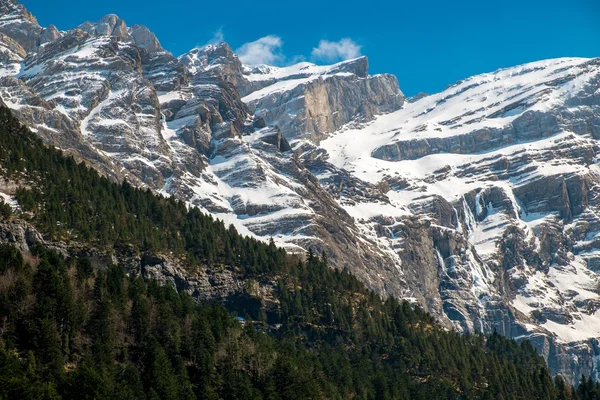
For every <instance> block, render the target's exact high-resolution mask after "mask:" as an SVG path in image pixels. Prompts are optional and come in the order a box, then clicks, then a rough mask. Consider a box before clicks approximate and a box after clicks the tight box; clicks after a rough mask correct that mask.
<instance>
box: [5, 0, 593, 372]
mask: <svg viewBox="0 0 600 400" xmlns="http://www.w3.org/2000/svg"><path fill="white" fill-rule="evenodd" d="M0 15H1V16H0V96H1V97H2V100H3V101H4V102H5V103H6V105H7V106H9V107H11V108H12V110H13V111H14V113H15V114H16V115H17V116H18V117H19V118H20V119H21V120H22V121H23V122H24V123H26V124H27V125H28V126H29V127H31V128H32V129H33V130H34V131H36V132H37V133H38V134H39V136H40V137H42V138H43V139H44V140H45V141H46V142H48V143H49V144H52V145H54V146H57V147H60V148H63V149H65V150H66V151H68V152H70V153H71V154H73V155H75V156H76V157H78V158H80V159H83V160H86V161H87V162H89V163H91V164H92V165H94V166H95V167H96V168H98V169H99V170H100V171H102V172H103V173H104V174H106V175H107V176H109V177H111V178H113V179H123V178H125V179H128V180H130V181H131V182H132V183H134V184H136V185H139V186H145V187H149V188H151V189H153V190H155V191H156V192H160V193H163V194H165V195H169V196H176V197H178V198H181V199H183V200H185V201H187V202H189V203H190V204H191V205H194V206H197V207H199V208H201V209H202V210H204V211H206V212H210V213H212V214H213V215H215V216H216V217H217V218H220V219H222V220H223V221H224V222H225V223H227V224H234V225H235V226H236V228H237V229H238V231H240V232H242V233H244V234H249V235H253V236H255V237H257V238H260V239H264V240H268V239H269V238H274V239H275V241H276V243H277V244H279V245H281V246H285V247H286V248H287V249H288V250H290V251H295V252H302V251H304V250H305V249H308V248H313V249H314V250H316V251H319V252H320V251H321V250H325V251H326V252H327V253H328V256H329V259H330V261H331V263H332V265H333V266H335V267H339V268H341V267H348V268H350V269H351V270H352V271H353V272H354V273H355V274H356V275H357V276H359V277H360V278H361V279H363V280H364V281H365V282H367V284H368V285H370V287H372V288H373V289H375V290H377V291H378V292H379V293H381V294H383V295H386V296H387V295H392V296H398V297H403V298H411V299H413V300H414V301H416V302H418V303H420V304H422V305H423V306H425V307H426V308H427V309H428V310H429V311H431V312H432V313H433V314H434V315H435V316H436V317H437V318H438V319H439V320H440V321H441V322H442V323H443V324H445V325H446V326H447V327H452V328H455V329H458V330H460V331H464V332H467V331H469V332H471V331H482V332H488V333H489V332H492V331H493V330H494V329H495V330H497V331H499V332H501V333H503V334H505V335H508V336H512V337H517V338H530V339H531V340H532V341H533V342H534V343H535V344H536V345H537V346H538V348H539V349H540V351H541V352H542V353H543V354H544V355H545V356H546V358H547V359H548V362H549V365H550V367H551V368H552V370H553V371H554V372H560V373H563V374H565V375H566V376H568V377H570V378H571V379H575V378H576V377H577V376H579V375H580V374H581V373H585V374H590V373H594V374H595V373H596V371H597V369H598V366H597V359H598V358H597V356H598V355H600V354H599V350H598V344H597V340H598V338H599V337H600V328H599V327H600V323H598V318H600V317H598V315H600V314H598V315H597V314H596V310H597V308H598V304H600V296H599V293H600V292H599V289H598V284H599V277H598V274H597V269H598V268H597V266H598V265H600V257H599V254H600V253H599V251H600V250H599V249H600V244H599V243H600V241H599V240H598V237H597V236H598V232H600V219H599V218H598V215H599V213H598V210H597V209H598V207H599V205H600V203H599V199H600V197H599V193H598V188H599V187H600V171H599V170H598V166H597V154H598V151H599V150H600V144H599V142H598V139H599V138H600V96H599V93H600V62H599V61H598V59H593V60H589V59H557V60H548V61H542V62H538V63H532V64H527V65H523V66H518V67H514V68H509V69H504V70H499V71H496V72H494V73H490V74H483V75H479V76H475V77H472V78H469V79H466V80H464V81H462V82H458V83H456V84H454V85H452V86H450V87H449V88H448V89H446V90H445V91H443V92H441V93H438V94H433V95H427V96H417V97H415V98H412V99H410V102H406V101H405V98H404V96H403V95H402V93H401V92H400V90H399V88H398V82H397V81H396V79H395V78H394V77H393V76H390V75H376V76H370V75H369V74H368V63H367V60H366V58H359V59H356V60H350V61H346V62H342V63H339V64H335V65H332V66H317V65H314V64H310V63H301V64H297V65H293V66H289V67H272V66H245V65H243V64H242V63H241V62H240V60H239V59H238V57H237V56H236V55H235V54H234V53H233V51H232V50H231V48H230V47H229V46H228V45H227V44H225V43H222V44H220V45H214V46H213V45H211V46H205V47H202V48H196V49H193V50H191V51H190V52H188V53H186V54H184V55H182V56H180V57H177V58H176V57H174V56H173V55H172V54H171V53H169V52H168V51H167V50H165V49H163V48H162V46H161V45H160V42H159V41H158V39H157V38H156V37H155V36H154V34H152V33H151V32H150V31H149V30H148V29H147V28H145V27H143V26H139V25H138V26H134V27H128V26H127V24H126V23H125V22H124V21H122V20H121V19H120V18H118V17H117V16H115V15H109V16H107V17H104V18H103V19H101V20H100V21H99V22H96V23H91V22H86V23H84V24H82V25H80V26H79V27H78V28H77V29H73V30H70V31H66V32H59V31H58V30H57V29H56V28H55V27H52V26H50V27H48V28H42V27H40V26H39V25H38V24H37V21H36V20H35V18H33V17H32V16H31V15H30V14H29V13H28V12H27V11H26V10H25V9H24V8H23V7H22V6H21V5H19V4H18V3H16V2H13V1H12V0H11V1H5V2H3V3H2V5H1V6H0ZM1 193H2V190H0V194H1ZM4 194H5V195H6V196H9V194H7V193H4ZM9 230H10V229H9ZM5 231H6V229H5ZM2 232H4V231H0V238H4V239H6V240H9V239H8V237H7V236H6V235H5V234H3V233H2ZM19 232H20V231H19ZM24 232H25V233H23V235H20V234H19V235H20V236H22V237H23V238H25V236H26V231H24ZM2 235H4V236H2ZM19 235H17V236H19ZM20 236H19V237H20ZM23 240H25V242H23ZM23 240H21V239H19V240H18V241H19V243H21V242H23V243H26V241H27V240H26V239H23ZM136 257H138V259H136V260H137V261H135V263H137V264H136V265H138V266H139V268H141V270H142V272H143V273H144V274H146V275H147V276H152V277H155V278H158V279H159V280H161V281H163V282H165V283H169V284H174V285H175V286H176V287H178V288H179V289H180V290H186V291H189V292H190V293H193V294H195V295H197V296H200V297H202V296H213V297H214V296H217V297H218V296H220V294H219V293H225V292H227V293H229V292H228V290H229V289H227V290H225V289H223V287H227V288H233V289H232V290H233V291H235V290H236V289H235V287H237V286H236V285H238V286H239V282H237V283H236V282H235V281H234V280H232V279H233V278H231V276H230V275H227V273H224V274H225V275H223V276H220V277H218V278H215V279H217V280H218V281H219V282H221V281H222V282H229V283H226V284H225V283H224V284H223V286H221V287H219V288H216V289H211V288H210V287H208V286H206V285H205V282H204V281H203V280H202V279H204V278H198V277H192V276H189V275H186V273H185V271H184V269H183V268H181V267H180V266H177V265H174V264H173V262H176V261H173V260H171V261H169V262H167V261H165V259H163V258H160V257H158V258H156V257H154V258H153V257H150V256H149V257H146V258H145V259H142V258H143V257H142V256H141V255H139V256H136ZM165 263H166V264H165ZM232 293H233V292H232Z"/></svg>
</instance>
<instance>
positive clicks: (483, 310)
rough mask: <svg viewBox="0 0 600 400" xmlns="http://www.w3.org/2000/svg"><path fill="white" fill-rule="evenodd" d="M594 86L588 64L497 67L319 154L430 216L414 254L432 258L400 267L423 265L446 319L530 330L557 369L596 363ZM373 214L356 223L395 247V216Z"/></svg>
mask: <svg viewBox="0 0 600 400" xmlns="http://www.w3.org/2000/svg"><path fill="white" fill-rule="evenodd" d="M599 82H600V60H598V59H593V60H587V59H557V60H548V61H542V62H537V63H532V64H526V65H523V66H519V67H515V68H509V69H505V70H499V71H496V72H494V73H491V74H484V75H480V76H476V77H473V78H469V79H467V80H465V81H462V82H459V83H457V84H455V85H453V86H451V87H450V88H448V89H447V90H446V91H444V92H442V93H439V94H436V95H432V96H428V97H425V98H422V99H420V100H418V101H416V102H414V103H409V104H406V105H405V107H404V108H403V109H402V110H399V111H397V112H394V113H391V114H388V115H385V116H381V117H379V118H377V119H376V120H375V121H373V122H372V123H368V124H365V125H364V126H363V127H360V128H356V129H346V130H342V131H340V132H338V133H336V134H335V135H333V136H332V137H331V138H329V139H327V140H325V141H324V142H322V148H323V149H324V150H325V152H321V153H320V156H321V157H322V158H323V159H325V160H327V162H330V163H332V164H334V165H336V166H337V167H338V168H342V169H344V170H347V171H349V172H351V173H352V174H353V175H354V176H355V177H357V178H358V179H361V180H364V181H366V182H370V183H372V184H379V185H381V186H385V187H386V189H388V191H387V193H386V195H387V197H388V198H389V203H388V204H392V205H394V206H395V207H404V208H408V209H410V210H412V211H413V212H417V213H419V214H421V215H422V219H423V221H427V223H428V224H430V225H431V228H430V230H432V231H431V232H430V233H429V234H430V236H431V237H433V238H434V240H433V243H428V244H426V246H424V248H421V250H420V252H424V253H425V254H431V253H433V254H437V255H438V259H437V260H435V259H434V260H429V259H427V258H425V259H424V260H418V259H417V260H413V262H412V263H411V264H413V265H411V267H412V266H414V264H415V262H416V264H417V265H419V264H420V263H421V264H422V265H423V266H422V267H417V268H418V269H420V268H425V269H426V268H427V265H428V264H429V263H430V262H431V261H433V262H434V265H436V270H437V273H438V279H439V281H438V282H439V290H436V291H434V292H433V293H431V294H430V295H431V296H434V297H435V296H437V295H438V293H439V295H441V301H442V302H443V304H442V309H443V313H445V314H446V315H447V316H448V317H449V318H450V319H451V320H453V321H454V323H455V326H456V327H457V328H459V329H463V330H469V331H470V330H473V329H475V330H480V329H481V330H484V331H489V330H490V329H492V328H494V329H498V330H499V331H500V332H503V333H505V334H509V335H512V336H520V337H522V336H523V335H527V336H530V337H538V336H537V335H541V336H539V340H541V342H540V349H542V350H543V351H544V353H545V355H546V356H547V357H549V358H550V359H549V361H550V364H551V366H552V367H553V368H555V370H556V371H566V370H570V371H573V370H576V371H577V372H585V373H589V372H591V371H594V370H595V369H596V368H597V366H596V365H595V361H594V360H595V359H596V355H597V354H596V353H597V347H596V345H595V340H596V338H597V337H598V336H599V335H600V332H599V331H597V330H596V328H597V323H596V319H597V318H598V317H597V315H596V310H597V304H598V293H599V292H598V281H599V279H598V278H599V277H598V275H597V273H596V265H597V260H598V258H597V249H596V245H595V236H596V234H597V226H598V222H599V220H598V217H597V214H598V211H597V208H598V205H599V204H598V193H597V191H598V187H599V183H600V174H599V172H600V171H599V170H598V167H597V154H598V151H599V150H600V147H599V144H598V142H597V141H596V139H597V138H598V137H599V136H598V135H599V134H600V131H599V130H598V128H599V127H600V125H599V124H598V123H599V122H600V120H599V119H598V118H599V117H598V116H599V115H600V100H599V99H600V98H599V97H598V93H599V91H600V84H599ZM328 179H329V178H328V177H327V176H325V177H322V180H324V181H327V180H328ZM343 196H344V195H343V194H342V197H343ZM382 209H384V208H383V207H382ZM384 210H385V209H384ZM382 214H383V215H384V216H389V217H393V216H394V215H393V213H382ZM381 219H382V217H381V216H380V215H379V213H377V215H373V216H372V217H371V218H370V219H369V220H368V222H369V223H371V224H372V225H374V226H375V228H376V229H375V231H376V232H377V233H379V234H380V235H381V236H384V237H386V238H387V239H388V243H389V245H390V246H393V242H394V239H395V237H396V236H397V235H396V234H390V233H389V232H393V230H394V228H395V227H396V226H398V225H400V226H402V221H398V220H397V219H396V222H395V223H394V220H393V219H389V221H386V222H387V223H383V224H382V223H381V221H380V220H381ZM384 227H387V228H388V229H382V228H384ZM439 236H442V237H444V238H446V239H444V241H442V242H441V243H440V242H439V241H436V237H439ZM448 239H449V240H450V242H448V241H447V240H448ZM453 242H454V243H457V242H458V243H459V244H460V245H459V246H456V245H455V244H454V245H453ZM449 244H450V245H449ZM398 247H399V250H398V252H399V253H400V254H403V253H405V252H407V251H413V248H412V247H411V246H410V245H409V246H406V245H405V244H404V243H403V244H402V245H400V246H398ZM465 292H466V293H465ZM461 293H462V294H461ZM498 303H501V304H502V307H501V308H504V307H505V306H508V307H507V308H508V313H503V314H502V315H498V314H497V309H498ZM473 307H475V310H477V309H479V312H478V313H474V311H475V310H474V309H473ZM490 308H491V309H492V310H493V312H491V313H490V312H489V310H490ZM499 326H500V327H501V328H502V330H500V329H499ZM531 335H533V336H531ZM580 341H588V342H586V343H587V344H582V345H567V344H566V343H572V342H580ZM570 347H575V349H576V350H573V349H572V348H570ZM565 348H567V349H568V350H566V351H565V350H564V349H565ZM573 352H575V353H576V354H579V355H581V356H582V357H580V358H579V359H577V360H576V361H573V359H572V358H568V357H571V356H572V354H573ZM565 353H566V354H565ZM567 354H569V355H567Z"/></svg>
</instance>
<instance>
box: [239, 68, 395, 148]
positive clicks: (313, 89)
mask: <svg viewBox="0 0 600 400" xmlns="http://www.w3.org/2000/svg"><path fill="white" fill-rule="evenodd" d="M244 78H245V82H243V83H242V84H241V85H240V87H241V89H240V90H241V92H242V93H243V94H246V95H245V97H244V98H243V100H244V101H245V102H246V103H247V104H248V106H249V107H250V109H251V110H253V112H254V113H256V114H257V115H260V116H262V117H264V118H265V120H266V121H267V123H269V124H275V125H278V126H279V127H280V128H281V129H282V130H283V131H284V132H286V137H288V138H290V139H297V138H307V139H309V140H311V141H312V142H315V143H318V142H319V141H320V140H321V139H323V138H325V137H326V136H327V134H328V133H332V132H335V131H337V130H338V129H340V128H341V127H343V126H344V125H346V124H349V123H359V122H365V121H370V120H372V119H373V118H374V116H375V115H378V114H383V113H388V112H391V111H396V110H398V109H399V108H400V107H402V104H404V95H403V94H402V92H400V90H399V88H398V81H397V80H396V77H394V76H393V75H375V76H369V75H368V61H367V58H366V57H361V58H358V59H355V60H351V61H345V62H342V63H339V64H336V65H332V66H328V67H319V66H316V65H314V64H310V63H301V64H297V65H294V66H291V67H287V68H274V67H269V68H265V67H255V68H246V69H245V74H244Z"/></svg>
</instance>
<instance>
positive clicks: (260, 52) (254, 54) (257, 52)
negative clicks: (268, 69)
mask: <svg viewBox="0 0 600 400" xmlns="http://www.w3.org/2000/svg"><path fill="white" fill-rule="evenodd" d="M281 46H283V41H282V40H281V38H280V37H279V36H275V35H268V36H265V37H262V38H260V39H258V40H255V41H254V42H248V43H244V44H243V45H242V46H240V48H239V49H237V51H236V53H237V55H238V57H239V58H240V60H241V61H242V62H243V63H244V64H247V65H259V64H268V65H278V64H281V63H283V61H284V60H285V57H284V55H283V54H282V53H281Z"/></svg>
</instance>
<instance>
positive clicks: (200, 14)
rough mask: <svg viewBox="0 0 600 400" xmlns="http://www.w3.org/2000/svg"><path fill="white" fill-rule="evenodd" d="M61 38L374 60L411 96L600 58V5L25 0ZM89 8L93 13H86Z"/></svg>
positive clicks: (291, 57)
mask: <svg viewBox="0 0 600 400" xmlns="http://www.w3.org/2000/svg"><path fill="white" fill-rule="evenodd" d="M22 3H23V4H24V5H25V6H26V7H27V8H28V9H29V11H31V12H32V13H33V14H34V15H35V16H37V18H38V20H39V22H40V24H42V25H43V26H46V25H48V24H51V23H52V24H54V25H56V26H57V27H58V28H59V29H61V30H66V29H71V28H74V27H76V26H77V25H79V24H80V23H81V22H83V21H86V20H90V21H96V20H98V19H100V18H101V17H102V16H104V15H106V14H109V13H114V14H118V15H119V16H120V17H121V18H123V19H124V20H125V21H126V22H127V24H128V25H130V26H131V25H134V24H143V25H146V26H148V27H149V28H150V29H151V30H152V31H153V32H155V33H156V35H157V36H158V38H159V40H160V41H161V43H162V45H163V47H165V48H166V49H168V50H170V51H171V52H173V53H174V54H175V55H179V54H181V53H184V52H186V51H187V50H189V49H191V48H193V47H194V46H198V45H202V44H206V43H208V42H211V41H215V40H219V39H221V38H223V39H224V40H225V41H227V42H228V43H229V44H230V45H231V46H232V47H233V48H234V49H237V50H239V51H240V53H242V54H243V55H244V58H245V60H246V61H247V62H260V61H269V62H271V63H275V64H280V65H285V64H289V63H292V62H295V61H298V60H307V61H315V62H318V63H328V62H333V61H338V60H340V59H342V58H348V57H354V56H356V55H359V54H360V55H367V56H368V57H369V62H370V72H371V73H385V72H387V73H392V74H394V75H396V76H397V77H398V80H399V83H400V88H401V89H402V90H403V91H404V92H405V93H406V94H407V95H414V94H416V93H417V92H421V91H424V92H428V93H433V92H437V91H440V90H442V89H444V88H445V87H446V86H447V85H449V84H451V83H454V82H455V81H457V80H460V79H463V78H466V77H468V76H471V75H474V74H478V73H482V72H489V71H493V70H496V69H498V68H502V67H508V66H512V65H516V64H521V63H524V62H528V61H535V60H540V59H545V58H552V57H563V56H577V57H598V56H600V22H599V21H600V1H598V0H568V1H567V0H565V1H555V0H544V1H542V0H503V1H498V0H496V1H485V0H480V1H472V0H465V1H460V0H454V1H442V0H417V1H410V2H407V1H405V2H402V1H391V0H387V1H382V0H363V1H327V0H303V1H295V2H289V1H281V0H278V1H274V0H261V1H248V0H246V1H238V0H229V1H190V0H187V1H186V0H168V1H164V0H163V1H158V0H144V1H142V0H97V1H96V0H92V1H84V2H82V1H74V0H22ZM82 3H83V4H85V6H82Z"/></svg>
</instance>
